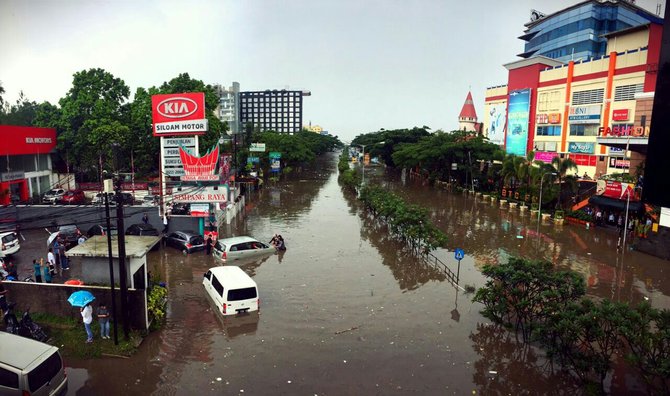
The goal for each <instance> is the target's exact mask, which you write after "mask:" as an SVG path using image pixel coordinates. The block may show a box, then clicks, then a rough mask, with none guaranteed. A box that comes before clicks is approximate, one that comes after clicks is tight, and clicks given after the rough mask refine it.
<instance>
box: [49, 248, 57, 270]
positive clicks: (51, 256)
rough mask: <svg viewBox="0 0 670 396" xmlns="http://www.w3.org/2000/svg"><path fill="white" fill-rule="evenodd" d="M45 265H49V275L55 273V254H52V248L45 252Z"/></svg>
mask: <svg viewBox="0 0 670 396" xmlns="http://www.w3.org/2000/svg"><path fill="white" fill-rule="evenodd" d="M47 265H48V266H49V272H50V273H51V276H54V275H56V256H55V255H54V250H53V248H49V253H48V254H47Z"/></svg>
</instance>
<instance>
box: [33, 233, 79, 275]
mask: <svg viewBox="0 0 670 396" xmlns="http://www.w3.org/2000/svg"><path fill="white" fill-rule="evenodd" d="M69 269H70V259H69V258H68V257H67V254H66V252H65V244H64V243H63V239H62V238H60V237H58V238H56V240H55V241H54V244H53V247H50V248H49V253H47V261H46V263H45V262H44V259H43V258H40V259H39V260H38V259H33V273H34V275H35V282H42V280H43V279H44V282H46V283H51V280H52V279H53V277H55V276H62V275H63V271H68V270H69Z"/></svg>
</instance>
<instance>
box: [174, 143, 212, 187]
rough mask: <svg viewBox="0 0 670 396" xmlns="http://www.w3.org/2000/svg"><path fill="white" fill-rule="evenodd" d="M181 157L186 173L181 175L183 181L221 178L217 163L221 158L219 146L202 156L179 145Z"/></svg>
mask: <svg viewBox="0 0 670 396" xmlns="http://www.w3.org/2000/svg"><path fill="white" fill-rule="evenodd" d="M179 157H180V158H181V163H182V166H183V167H184V175H183V176H181V180H183V181H215V180H219V177H220V176H219V175H218V174H216V172H215V170H216V164H217V163H218V160H219V146H218V145H216V146H214V147H212V149H211V150H209V151H208V152H207V154H205V155H203V156H202V157H196V156H195V155H193V154H191V153H189V152H188V151H186V150H184V149H183V148H182V147H179Z"/></svg>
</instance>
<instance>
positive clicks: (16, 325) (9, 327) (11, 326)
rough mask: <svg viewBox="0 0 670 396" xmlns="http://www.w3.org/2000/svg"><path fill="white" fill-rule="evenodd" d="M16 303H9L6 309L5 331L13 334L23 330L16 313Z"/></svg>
mask: <svg viewBox="0 0 670 396" xmlns="http://www.w3.org/2000/svg"><path fill="white" fill-rule="evenodd" d="M15 305H16V303H9V304H7V311H5V331H6V332H7V333H11V334H17V335H18V334H19V331H20V330H21V323H20V322H19V321H18V319H16V315H14V306H15Z"/></svg>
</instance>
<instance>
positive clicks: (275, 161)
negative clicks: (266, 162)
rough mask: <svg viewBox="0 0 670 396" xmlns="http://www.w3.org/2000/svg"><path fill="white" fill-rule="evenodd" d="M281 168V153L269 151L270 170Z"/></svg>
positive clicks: (276, 170)
mask: <svg viewBox="0 0 670 396" xmlns="http://www.w3.org/2000/svg"><path fill="white" fill-rule="evenodd" d="M280 170H281V153H278V152H276V151H272V152H270V172H279V171H280Z"/></svg>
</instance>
